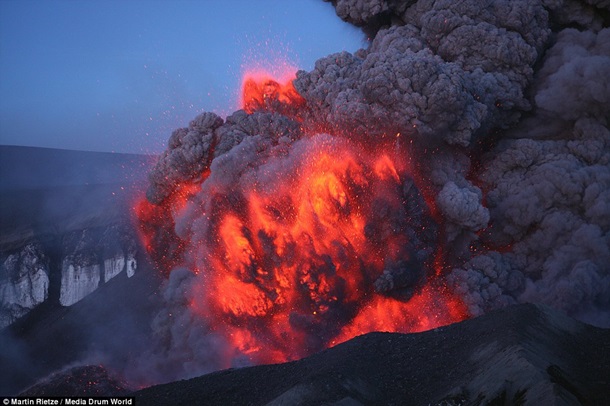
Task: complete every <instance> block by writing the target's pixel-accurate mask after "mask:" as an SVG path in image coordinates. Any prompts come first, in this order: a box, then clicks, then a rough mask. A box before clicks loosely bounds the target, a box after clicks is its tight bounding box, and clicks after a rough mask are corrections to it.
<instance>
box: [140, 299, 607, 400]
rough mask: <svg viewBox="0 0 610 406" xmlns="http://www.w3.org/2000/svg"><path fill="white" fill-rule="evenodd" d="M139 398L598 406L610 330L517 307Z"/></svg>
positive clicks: (603, 396)
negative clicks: (429, 329)
mask: <svg viewBox="0 0 610 406" xmlns="http://www.w3.org/2000/svg"><path fill="white" fill-rule="evenodd" d="M135 396H136V400H137V403H138V404H146V405H170V404H171V405H173V404H182V405H196V404H205V405H230V404H233V405H242V404H243V405H246V404H247V405H320V404H330V405H360V404H363V405H392V404H394V405H405V404H409V405H492V404H493V405H505V404H510V405H513V404H515V405H548V404H553V405H556V404H562V405H563V404H566V405H580V404H582V405H601V404H605V402H606V401H607V400H608V399H609V398H610V330H607V329H599V328H596V327H593V326H590V325H586V324H582V323H580V322H578V321H575V320H573V319H571V318H569V317H567V316H565V315H564V314H563V313H559V312H557V311H555V310H552V309H550V308H548V307H545V306H542V305H533V304H523V305H516V306H512V307H509V308H506V309H504V310H500V311H496V312H492V313H489V314H487V315H485V316H481V317H479V318H475V319H471V320H467V321H464V322H461V323H457V324H453V325H449V326H446V327H442V328H438V329H436V330H431V331H427V332H424V333H417V334H396V333H370V334H366V335H363V336H359V337H357V338H354V339H352V340H350V341H348V342H345V343H343V344H340V345H337V346H336V347H333V348H330V349H328V350H325V351H322V352H320V353H318V354H315V355H312V356H310V357H308V358H305V359H302V360H300V361H295V362H289V363H285V364H277V365H262V366H256V367H250V368H242V369H229V370H226V371H221V372H216V373H213V374H210V375H205V376H202V377H199V378H194V379H190V380H185V381H179V382H174V383H170V384H164V385H158V386H153V387H150V388H147V389H144V390H141V391H139V392H135Z"/></svg>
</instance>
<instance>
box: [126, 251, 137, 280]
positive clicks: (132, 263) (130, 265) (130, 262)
mask: <svg viewBox="0 0 610 406" xmlns="http://www.w3.org/2000/svg"><path fill="white" fill-rule="evenodd" d="M126 269H127V276H128V277H130V278H131V277H132V276H133V275H134V274H135V273H136V269H138V262H137V261H136V257H135V254H131V253H130V254H128V255H127V266H126Z"/></svg>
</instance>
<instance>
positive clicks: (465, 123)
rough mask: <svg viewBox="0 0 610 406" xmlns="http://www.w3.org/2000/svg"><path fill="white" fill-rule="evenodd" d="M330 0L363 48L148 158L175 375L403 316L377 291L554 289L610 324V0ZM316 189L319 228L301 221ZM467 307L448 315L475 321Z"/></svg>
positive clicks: (508, 299) (528, 297)
mask: <svg viewBox="0 0 610 406" xmlns="http://www.w3.org/2000/svg"><path fill="white" fill-rule="evenodd" d="M333 5H334V6H335V8H336V11H337V14H338V15H339V17H341V18H343V19H344V20H346V21H348V22H351V23H353V24H355V25H357V26H359V27H362V28H363V30H364V31H365V32H366V33H367V35H369V37H370V43H369V46H368V47H367V48H366V49H362V50H359V51H358V52H356V53H355V54H350V53H347V52H343V53H338V54H334V55H330V56H328V57H325V58H322V59H320V60H319V61H318V62H317V63H316V65H315V68H314V69H313V70H312V71H311V72H304V71H300V72H298V73H297V75H296V78H295V79H294V81H293V82H292V85H293V86H294V90H296V93H297V94H292V96H291V97H289V98H282V97H279V96H278V95H277V93H276V92H275V90H273V89H279V85H278V84H277V83H276V84H273V83H271V82H269V83H268V85H267V86H261V87H260V88H261V89H263V90H262V92H263V94H262V95H261V96H260V97H259V98H256V100H255V103H251V104H249V105H248V108H247V109H246V110H247V111H248V112H245V111H238V112H236V113H234V114H233V115H231V116H229V117H227V119H226V120H223V119H221V118H220V117H218V116H216V115H215V114H212V113H204V114H202V115H200V116H198V117H196V118H195V119H194V120H193V121H192V122H191V123H190V124H189V127H188V128H183V129H178V130H176V131H175V132H174V133H173V134H172V136H171V138H170V140H169V143H168V148H167V150H166V152H165V153H164V154H163V155H162V156H161V158H160V159H159V162H158V164H157V166H156V167H155V168H154V169H153V171H152V173H151V176H150V187H149V190H148V193H147V198H148V201H149V202H150V203H151V204H152V205H151V204H144V205H142V207H141V218H142V219H143V225H142V228H143V230H144V234H145V240H146V243H147V244H148V246H149V247H150V248H151V250H152V252H153V254H154V255H156V258H157V259H158V262H159V263H161V264H162V265H163V266H165V267H170V268H171V267H172V266H178V265H179V266H180V267H179V270H175V271H173V272H172V273H171V275H170V277H169V281H168V284H167V289H166V293H165V294H166V296H167V298H168V303H170V304H171V312H170V311H169V310H168V313H164V314H163V315H160V319H159V320H158V323H157V327H158V332H159V337H161V339H160V340H159V342H158V345H157V348H156V349H155V351H156V353H155V354H156V356H157V357H159V356H160V355H163V356H164V357H165V359H164V362H165V363H166V365H172V366H171V367H168V368H170V369H171V372H169V373H168V375H166V379H172V378H177V377H184V376H188V375H193V374H197V373H200V372H202V371H206V370H210V369H213V368H217V367H222V366H228V365H227V364H226V359H227V358H224V356H226V355H227V354H229V357H228V358H229V359H232V360H233V363H234V364H235V363H239V362H240V361H239V360H240V359H247V358H250V359H254V360H257V357H256V354H259V353H260V348H258V347H256V346H255V345H254V344H253V343H257V342H259V341H256V340H253V337H255V338H256V337H259V338H260V337H263V338H264V339H263V341H262V342H263V343H265V344H268V345H269V346H270V347H272V348H274V350H275V352H274V354H273V355H271V356H268V357H262V358H261V357H259V358H258V360H262V361H277V360H282V359H285V358H286V354H289V353H290V354H292V355H293V356H295V355H296V356H302V355H304V354H306V353H308V351H313V350H317V349H320V348H322V347H324V346H325V345H331V344H332V343H334V342H336V341H337V340H341V339H344V338H346V337H349V334H350V333H358V332H362V331H366V329H375V328H388V327H387V325H381V324H375V323H374V321H375V320H378V317H377V316H375V317H372V316H371V315H372V313H365V310H364V307H366V308H367V309H369V310H370V309H373V308H379V307H380V306H381V305H379V303H380V302H379V301H378V300H382V299H377V298H378V297H384V298H385V297H387V298H392V300H396V301H397V302H392V303H393V306H394V305H396V306H403V305H405V306H406V304H408V303H418V304H420V303H427V302H426V301H425V300H426V299H425V298H432V299H431V301H432V302H435V303H438V302H443V301H444V302H446V303H450V302H451V303H453V302H452V299H451V298H452V297H453V296H452V295H454V294H457V295H458V296H459V297H461V300H462V301H463V302H464V303H465V305H466V306H467V309H468V313H469V314H470V315H478V314H482V313H485V312H487V311H489V310H491V309H495V308H499V307H503V306H506V305H508V304H510V303H515V302H528V301H533V302H542V303H546V304H550V305H552V306H554V307H556V308H560V309H563V310H565V311H567V312H568V313H570V314H572V315H575V316H577V317H581V318H583V319H585V320H588V321H591V322H595V323H597V324H605V325H608V324H610V323H609V322H608V320H610V317H608V316H609V314H610V248H609V247H610V132H609V130H608V120H609V118H610V107H609V106H610V100H609V98H610V89H609V84H608V78H609V77H610V29H608V28H604V27H607V25H608V16H609V15H610V10H609V6H610V5H609V4H608V2H607V1H603V0H602V1H587V2H578V1H573V0H565V1H560V0H558V1H551V0H546V1H545V0H541V1H531V0H513V1H505V0H486V1H483V2H481V1H478V0H465V1H459V2H456V1H450V0H436V1H435V0H419V1H390V0H388V1H383V0H377V1H365V0H360V1H358V0H344V1H343V0H336V1H333ZM265 89H271V90H265ZM297 99H298V100H297ZM295 106H296V107H295ZM325 153H326V154H328V155H329V158H324V154H325ZM325 159H326V161H325ZM346 161H347V162H353V166H350V165H348V164H342V165H344V166H345V165H347V166H345V167H341V165H339V166H340V168H337V167H336V166H334V164H335V163H337V162H346ZM320 162H327V163H324V164H321V163H320ZM330 163H333V165H331V164H330ZM316 165H322V166H316ZM326 165H327V166H326ZM316 168H318V169H319V170H317V169H316ZM318 176H319V178H318ZM304 179H306V180H307V182H309V183H307V182H305V183H304V185H305V186H300V185H303V184H302V183H299V182H303V181H304ZM316 179H318V180H319V184H318V183H316V182H317V181H316ZM365 185H366V187H365ZM301 187H305V189H304V190H306V192H303V194H299V193H301V189H300V188H301ZM318 187H319V189H317V188H318ZM364 195H367V197H366V199H365V198H364V197H363V196H364ZM369 195H372V197H371V196H369ZM303 203H307V204H308V205H309V206H311V207H310V208H311V212H310V214H311V213H313V217H314V218H315V221H314V222H313V223H314V224H315V226H316V227H314V228H315V230H314V229H306V230H305V229H302V228H299V227H302V225H300V223H299V221H300V220H298V219H300V218H301V217H300V216H301V211H300V209H299V207H300V205H301V204H303ZM253 213H256V215H255V216H253ZM325 216H329V217H325ZM253 218H254V219H257V220H253ZM328 219H332V221H330V220H328ZM360 221H362V223H360ZM347 222H350V224H351V225H355V227H356V229H357V230H361V231H362V234H361V235H360V234H358V233H352V232H351V231H350V232H348V231H346V230H347V228H343V227H344V225H345V224H347ZM297 224H298V225H297ZM295 230H296V231H295ZM295 233H296V234H295ZM335 233H336V234H335ZM323 235H324V236H326V237H329V238H330V240H329V241H330V243H328V244H326V246H324V249H322V248H321V247H320V246H318V245H317V244H322V243H321V242H320V241H322V240H323V238H322V236H323ZM381 247H383V249H382V248H381ZM368 252H374V253H375V255H372V257H373V258H374V259H373V260H370V261H369V260H368V259H366V258H368V257H367V256H366V255H365V254H367V253H368ZM304 253H307V255H305V254H304ZM282 261H287V262H282ZM290 267H294V268H295V272H296V273H295V275H297V276H296V277H295V278H296V279H295V280H289V281H287V280H284V279H283V278H282V276H283V275H284V274H283V273H282V271H281V270H282V269H285V268H290ZM185 268H186V269H185ZM345 269H357V271H350V272H349V274H346V273H342V272H345ZM354 275H355V276H354ZM352 277H355V278H356V280H355V281H354V280H352V279H351V278H352ZM295 281H296V282H295ZM430 282H431V283H432V285H429V283H430ZM295 283H296V285H297V288H296V291H293V290H291V289H292V288H291V287H290V286H291V285H293V284H295ZM350 284H354V286H349V285H350ZM201 286H204V287H205V288H201ZM429 286H433V287H429ZM222 287H224V288H222ZM354 287H355V288H356V289H355V291H356V292H363V296H357V295H356V296H354V294H353V293H350V292H353V290H351V288H354ZM210 289H212V290H210ZM435 292H436V293H435ZM435 294H437V295H438V296H434V295H435ZM244 298H247V299H248V300H247V301H248V303H250V304H251V303H254V305H247V304H245V303H242V302H241V300H242V299H244ZM439 298H440V299H439ZM441 299H442V300H441ZM384 300H385V299H384ZM352 301H360V302H358V303H361V302H365V303H367V305H366V306H363V307H359V305H357V304H354V303H355V302H354V303H352ZM420 301H421V302H420ZM339 302H341V303H344V304H345V303H347V304H348V305H347V306H339ZM397 303H398V304H397ZM177 304H178V305H177ZM454 305H455V303H453V304H451V305H447V308H446V309H445V310H444V312H445V313H443V311H441V313H443V314H440V315H439V314H435V315H434V317H437V318H439V319H438V320H437V322H438V323H447V322H451V321H455V320H456V319H459V316H456V314H457V313H455V311H456V310H455V307H454ZM422 306H423V308H425V309H426V311H429V310H430V308H427V307H426V305H425V304H424V305H422ZM284 308H285V309H287V314H288V316H286V317H287V318H286V319H280V318H278V317H280V316H277V313H275V310H276V309H284ZM302 309H309V311H310V312H309V314H306V313H307V312H305V311H303V310H302ZM400 309H401V310H400V311H396V312H394V313H392V314H394V315H395V314H399V313H408V312H409V310H408V309H407V308H405V307H400ZM405 309H407V310H405ZM369 310H367V311H369ZM370 311H372V310H370ZM426 311H424V312H420V315H419V316H414V317H413V318H411V319H404V318H396V319H395V320H394V324H393V325H392V328H393V329H395V330H397V331H416V330H418V329H422V328H426V327H431V326H434V325H438V323H437V324H434V323H428V322H425V323H424V322H421V318H420V319H419V320H420V322H421V323H420V324H418V325H415V324H410V325H409V323H414V322H413V320H414V319H417V318H418V317H423V316H421V313H426ZM452 311H453V313H452ZM390 313H391V312H390ZM243 314H249V315H251V316H252V317H254V318H255V319H256V320H258V321H257V322H256V323H255V322H252V321H251V320H250V319H247V318H242V315H243ZM282 317H283V316H282ZM220 319H222V320H220ZM441 319H442V320H441ZM363 320H368V321H367V322H368V324H367V325H366V326H364V327H362V328H361V329H360V330H359V329H358V328H355V327H354V324H357V325H359V326H360V325H361V324H360V323H364V321H363ZM408 320H411V321H408ZM221 321H222V322H224V323H225V325H226V326H228V327H219V325H221V324H222V323H220V322H221ZM337 322H338V323H339V324H334V325H333V323H337ZM351 322H353V324H352V325H351V326H349V328H348V327H347V324H349V323H351ZM342 323H343V324H342ZM365 324H366V323H365ZM272 325H273V326H276V327H272ZM322 325H323V327H322ZM277 326H279V327H277ZM405 326H406V327H405ZM274 328H275V329H274ZM289 330H290V331H289ZM299 331H301V332H305V331H313V332H314V334H313V335H307V334H305V336H304V337H301V336H299V338H298V339H294V338H293V337H292V338H291V335H290V334H292V333H295V332H299ZM295 334H296V333H295ZM223 337H224V338H223ZM227 337H231V338H230V339H228V341H230V344H229V343H227ZM291 339H292V340H293V341H297V342H298V344H299V345H300V346H301V347H299V348H305V350H304V351H302V352H297V353H296V354H294V351H292V349H291V348H287V347H286V346H285V345H284V344H281V343H283V342H286V341H290V340H291ZM299 340H301V341H299ZM316 340H318V341H316ZM319 340H321V341H319ZM202 342H205V343H207V344H205V345H204V344H202ZM211 343H214V345H212V344H211ZM203 347H205V348H208V349H210V348H212V350H209V351H208V350H202V348H203ZM291 351H292V352H291ZM212 352H214V354H216V355H214V356H212V355H211V354H212ZM232 352H233V353H232ZM218 354H224V355H223V356H217V355H218ZM240 357H243V358H240ZM153 358H154V357H153ZM153 358H148V360H150V359H153ZM288 358H290V357H288ZM154 359H158V358H154ZM186 360H188V362H186ZM223 362H224V363H223Z"/></svg>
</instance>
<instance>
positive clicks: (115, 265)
mask: <svg viewBox="0 0 610 406" xmlns="http://www.w3.org/2000/svg"><path fill="white" fill-rule="evenodd" d="M123 269H125V256H124V255H119V254H116V255H115V256H114V257H112V258H107V259H105V260H104V282H108V281H109V280H110V279H112V278H114V277H115V276H117V275H118V274H120V273H121V272H123Z"/></svg>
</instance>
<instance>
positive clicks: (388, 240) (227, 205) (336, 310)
mask: <svg viewBox="0 0 610 406" xmlns="http://www.w3.org/2000/svg"><path fill="white" fill-rule="evenodd" d="M293 78H294V75H293V74H292V75H289V76H285V77H283V78H280V79H279V80H276V79H273V78H272V77H271V76H270V75H268V74H267V73H265V72H262V71H252V72H249V73H247V74H246V75H244V81H243V96H242V107H243V108H244V109H245V110H246V111H247V112H248V113H252V112H254V111H256V110H260V109H263V110H273V111H275V110H276V107H277V106H276V104H279V105H283V106H289V107H290V108H291V109H296V110H298V109H300V108H304V107H305V101H304V100H303V98H302V97H301V96H300V95H299V94H298V93H297V92H296V90H295V88H294V86H293V85H292V79H293ZM297 115H298V114H297ZM292 117H294V115H292ZM358 139H359V140H360V141H350V140H349V139H347V138H346V137H343V136H331V135H328V134H326V135H312V134H309V135H307V136H305V137H304V138H303V139H301V140H298V141H295V142H294V144H291V145H290V147H285V149H283V150H281V149H278V150H280V151H281V152H279V153H275V152H274V153H269V154H268V155H265V153H262V154H261V156H260V157H259V156H257V157H255V158H252V159H253V161H252V162H248V168H250V169H251V171H252V172H254V173H257V176H256V177H255V179H256V180H254V181H251V180H248V181H242V180H241V178H240V176H243V175H241V174H238V175H235V179H240V180H239V181H235V183H233V184H231V186H230V187H226V186H224V188H223V187H219V186H218V185H216V184H213V180H210V179H213V178H214V175H215V173H214V169H212V170H211V172H210V173H206V174H205V176H203V175H202V177H201V178H200V179H199V180H198V181H197V182H195V183H193V184H191V185H178V186H177V192H175V193H174V194H173V195H171V196H170V197H169V198H168V199H167V200H166V201H165V202H164V203H163V204H162V205H160V206H153V205H151V204H149V203H146V202H142V203H140V204H139V206H138V207H137V212H138V216H139V218H140V223H141V230H142V239H143V241H144V244H145V245H146V246H147V248H148V249H149V252H151V254H152V255H153V258H154V259H155V261H156V262H157V263H159V264H160V265H161V266H162V267H164V268H166V269H171V267H173V266H175V265H177V264H178V263H179V262H180V259H181V258H182V259H184V257H186V256H188V257H189V261H190V262H189V261H185V262H189V263H190V264H194V265H193V267H194V268H195V269H192V270H193V272H194V273H195V274H197V278H196V280H198V281H199V283H197V284H195V285H194V286H193V288H192V291H191V292H190V297H191V298H192V299H191V302H190V307H191V309H192V310H193V311H194V312H195V313H196V314H198V315H200V317H201V318H202V319H204V320H205V321H206V324H207V325H209V326H210V329H211V330H213V331H214V332H216V333H219V334H222V335H224V336H225V337H226V339H227V340H228V341H229V342H230V343H231V345H232V346H233V348H234V349H235V350H236V352H237V353H238V354H244V355H246V356H248V357H249V358H250V359H251V360H252V361H254V362H257V363H270V362H282V361H286V360H292V359H298V358H301V357H303V356H306V355H309V354H311V353H313V352H315V351H318V350H321V349H324V348H327V347H329V346H332V345H335V344H337V343H340V342H343V341H345V340H348V339H350V338H352V337H354V336H356V335H359V334H364V333H367V332H370V331H391V332H419V331H423V330H428V329H432V328H435V327H439V326H443V325H446V324H450V323H454V322H457V321H461V320H463V319H465V318H466V317H467V311H466V308H465V306H464V305H463V304H462V302H461V301H460V299H459V298H458V297H456V296H455V295H453V294H452V293H451V292H450V291H449V290H448V289H446V288H445V287H444V286H443V281H442V270H441V266H440V264H441V263H442V258H441V255H440V254H439V252H440V250H439V249H438V248H439V247H437V244H438V240H439V231H438V225H437V223H436V222H435V219H437V216H435V214H434V207H433V206H431V205H432V204H433V199H430V197H429V196H423V195H422V194H421V192H420V190H419V189H418V188H417V186H416V182H415V180H414V179H413V176H414V175H413V169H412V168H411V160H410V158H409V157H408V154H407V153H406V151H405V149H404V148H401V147H399V144H398V143H394V142H393V141H392V140H390V139H389V138H388V140H387V141H385V144H382V143H378V144H375V145H373V146H367V145H365V143H366V142H367V141H366V138H365V137H358ZM363 139H364V140H365V141H362V140H363ZM295 151H296V152H295ZM274 165H275V166H274ZM273 168H283V169H282V170H281V171H280V173H277V174H276V173H275V172H273V171H274V170H276V169H273ZM227 170H230V168H228V169H227ZM259 173H260V175H258V174H259ZM247 176H249V177H248V179H251V178H252V176H251V175H247ZM260 179H264V181H261V180H260ZM211 182H212V183H211ZM210 184H212V185H213V186H209V185H210ZM194 195H197V206H196V210H198V211H200V212H201V213H200V216H201V217H200V218H199V219H198V221H199V222H198V224H204V226H203V227H202V230H200V231H197V232H195V233H194V234H197V238H194V239H193V240H192V241H191V240H189V238H190V237H188V238H186V239H181V238H179V237H178V236H177V235H176V233H175V232H173V227H174V220H173V219H174V218H175V216H177V215H178V216H179V215H180V213H181V212H182V211H183V210H185V207H186V206H188V204H189V201H190V199H191V197H192V196H194ZM426 201H428V203H426ZM183 254H184V255H183Z"/></svg>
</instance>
